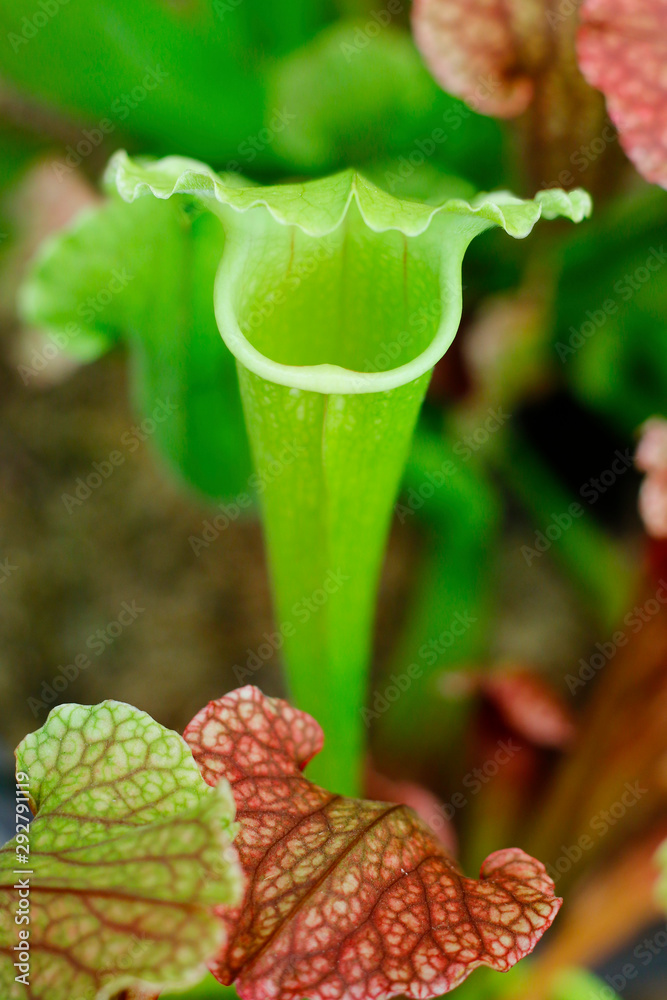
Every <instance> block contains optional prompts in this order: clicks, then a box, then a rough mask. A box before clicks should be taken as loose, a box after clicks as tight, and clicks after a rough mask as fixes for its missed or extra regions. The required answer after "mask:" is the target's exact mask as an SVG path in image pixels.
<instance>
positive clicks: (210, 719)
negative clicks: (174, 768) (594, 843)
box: [185, 686, 561, 1000]
mask: <svg viewBox="0 0 667 1000" xmlns="http://www.w3.org/2000/svg"><path fill="white" fill-rule="evenodd" d="M185 739H186V741H187V742H188V743H189V745H190V747H191V749H192V752H193V754H194V756H195V759H196V760H197V762H198V764H199V766H200V768H201V771H202V773H203V775H204V778H205V779H206V781H208V782H209V784H212V785H215V784H216V782H218V781H219V780H220V779H221V778H223V777H224V778H226V779H227V780H228V781H229V782H230V783H231V785H232V788H233V791H234V796H235V799H236V804H237V820H238V822H239V824H240V833H239V835H238V837H237V840H236V846H237V848H238V851H239V857H240V859H241V864H242V867H243V870H244V873H245V875H246V878H247V889H246V895H245V899H244V900H243V903H242V905H241V906H240V907H238V908H237V909H235V910H232V911H229V910H228V911H224V910H221V911H220V916H221V917H222V919H223V921H224V922H225V923H226V925H227V929H228V932H229V939H228V942H227V945H226V947H225V948H224V950H223V951H222V952H221V954H220V956H219V958H218V960H217V961H216V962H215V963H214V964H213V965H212V966H211V968H212V971H213V973H214V974H215V975H216V977H217V978H218V979H219V980H220V981H221V982H223V983H231V982H235V983H236V987H237V990H238V992H239V995H240V996H241V997H242V1000H269V998H271V1000H299V998H301V997H304V996H307V997H309V998H310V1000H338V998H342V997H345V998H346V1000H347V998H351V1000H365V998H373V1000H384V998H389V997H393V996H397V995H400V994H404V995H406V996H408V997H413V998H419V1000H427V998H430V997H436V996H438V995H439V994H442V993H446V992H447V991H448V990H451V989H453V987H455V986H457V985H458V984H459V983H460V982H461V981H462V980H463V979H465V978H466V976H467V975H468V974H469V973H470V972H471V971H472V970H473V969H474V968H476V967H477V966H479V965H488V966H491V967H492V968H494V969H498V970H500V971H505V970H507V969H509V968H510V966H512V965H514V964H515V963H516V962H518V961H519V959H521V958H523V957H524V955H527V954H528V953H529V952H530V951H531V950H532V949H533V947H534V946H535V944H536V942H537V941H538V940H539V939H540V937H541V936H542V934H543V933H544V931H545V930H546V929H547V928H548V927H549V926H550V924H551V922H552V921H553V919H554V917H555V915H556V913H557V912H558V909H559V907H560V903H561V900H559V899H556V898H554V895H553V883H552V882H551V880H550V879H549V878H548V876H547V875H546V872H545V869H544V867H543V865H541V864H540V862H539V861H535V860H534V859H533V858H531V857H529V856H528V855H527V854H524V852H523V851H520V850H518V849H515V848H510V849H508V850H503V851H497V852H496V853H495V854H492V855H490V856H489V857H488V858H487V859H486V861H485V862H484V864H483V865H482V870H481V879H480V881H476V880H474V879H471V878H467V877H466V876H464V875H462V874H461V872H460V871H459V869H458V867H457V866H456V864H455V862H454V861H453V860H452V858H451V857H450V856H449V855H448V854H447V853H446V851H445V850H444V848H443V846H442V844H441V843H440V842H439V841H438V840H437V839H436V837H435V836H434V835H433V833H432V832H431V831H430V830H429V829H428V828H427V827H426V826H425V825H424V824H423V823H422V822H421V821H420V820H419V819H418V817H417V816H416V815H415V814H414V813H413V812H412V810H410V809H408V808H406V807H405V806H402V805H387V804H386V803H381V802H371V801H361V800H355V799H346V798H343V797H341V796H340V795H334V794H332V793H331V792H328V791H325V790H324V789H323V788H318V787H317V786H316V785H314V784H312V783H311V782H310V781H308V779H307V778H305V777H304V776H303V775H302V773H301V771H302V770H303V768H304V767H305V766H306V764H307V763H308V761H309V760H310V759H311V758H312V757H313V756H314V755H315V754H316V753H317V752H318V751H319V750H320V749H321V747H322V744H323V734H322V730H321V729H320V727H319V726H318V724H317V723H316V722H315V720H314V719H312V718H311V717H310V716H308V715H306V714H305V713H303V712H299V711H297V710H296V709H294V708H292V707H291V706H290V705H288V704H287V703H286V702H284V701H280V700H274V699H271V698H266V697H265V696H264V695H263V694H262V693H261V691H259V690H258V689H257V688H254V687H250V686H249V687H245V688H240V689H238V690H236V691H233V692H231V694H229V695H227V696H226V697H224V698H221V699H220V700H219V701H214V702H211V703H210V704H209V705H208V706H207V707H206V708H204V709H203V710H202V711H201V712H200V713H199V714H198V715H197V716H196V717H195V718H194V719H193V721H192V722H191V723H190V725H189V726H188V727H187V729H186V731H185Z"/></svg>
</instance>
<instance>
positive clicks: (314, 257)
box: [215, 206, 461, 393]
mask: <svg viewBox="0 0 667 1000" xmlns="http://www.w3.org/2000/svg"><path fill="white" fill-rule="evenodd" d="M246 218H247V217H246ZM439 228H440V227H437V226H436V227H433V229H434V230H437V229H439ZM434 240H435V241H437V240H442V232H440V233H437V232H432V231H430V230H427V231H426V232H424V233H422V234H421V235H419V236H406V235H405V234H404V233H402V232H400V231H398V230H395V229H394V230H386V231H384V232H376V231H374V230H372V229H370V228H369V227H368V226H367V225H366V224H365V223H364V221H363V219H362V217H361V214H360V213H359V211H358V209H356V206H352V207H351V209H350V211H349V212H348V214H347V216H346V218H345V220H344V221H343V223H342V224H341V225H340V226H339V227H338V228H337V229H336V230H334V231H333V232H331V233H329V234H327V235H326V236H320V237H313V236H309V235H308V234H306V233H304V232H303V231H302V230H301V229H299V228H298V227H296V226H276V225H275V224H274V225H273V226H272V228H271V231H270V238H267V235H266V234H262V233H257V234H253V233H252V232H251V234H250V236H249V237H248V235H247V234H246V238H245V239H244V240H238V241H236V242H234V241H232V244H231V246H229V247H228V248H226V252H225V254H224V255H223V260H222V263H221V266H220V269H219V271H218V276H217V280H216V293H215V306H216V318H217V321H218V327H219V329H220V332H221V335H222V337H223V339H224V340H225V342H226V344H227V346H228V347H229V349H230V350H231V351H232V353H233V354H234V355H235V356H236V358H237V360H238V361H239V362H241V363H242V364H243V365H244V366H245V367H246V368H248V369H249V370H250V371H253V372H254V373H255V374H257V375H259V376H261V377H263V378H266V379H268V380H269V381H272V382H277V383H278V384H282V385H287V386H291V387H294V388H299V389H308V390H311V391H315V392H336V393H358V392H382V391H387V390H389V389H392V388H396V387H397V386H399V385H404V384H406V383H407V382H411V381H414V380H415V379H417V378H419V377H420V376H421V375H423V374H424V373H425V372H427V371H429V370H430V369H431V368H432V367H433V365H434V364H435V363H436V362H437V361H438V360H439V359H440V358H441V357H442V355H443V354H444V352H445V351H446V349H447V347H449V344H450V343H451V341H452V339H453V337H454V335H455V333H456V329H457V326H458V322H459V319H460V313H461V278H460V274H461V255H460V254H456V253H454V254H453V255H451V256H453V258H454V259H453V260H451V261H446V256H447V255H446V254H444V253H443V252H442V251H441V249H439V248H438V247H437V246H436V248H435V252H434ZM444 270H446V272H447V273H443V271H444Z"/></svg>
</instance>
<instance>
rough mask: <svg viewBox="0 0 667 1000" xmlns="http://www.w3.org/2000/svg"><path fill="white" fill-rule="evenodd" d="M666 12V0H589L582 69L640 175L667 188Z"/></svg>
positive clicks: (583, 11)
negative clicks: (600, 94) (598, 93)
mask: <svg viewBox="0 0 667 1000" xmlns="http://www.w3.org/2000/svg"><path fill="white" fill-rule="evenodd" d="M666 38H667V7H665V4H664V3H663V2H662V0H584V3H583V5H582V8H581V27H580V29H579V39H578V55H579V64H580V66H581V70H582V72H583V74H584V76H585V77H586V79H587V80H588V82H589V83H590V84H592V86H594V87H597V89H598V90H601V91H602V92H603V94H604V95H605V97H606V99H607V108H608V110H609V115H610V117H611V119H612V121H613V122H614V124H615V125H616V127H617V128H618V130H619V135H620V139H621V143H622V145H623V148H624V149H625V151H626V153H627V154H628V156H629V157H630V159H631V160H632V162H633V163H634V164H635V166H636V167H637V169H638V170H639V172H640V173H642V174H643V175H644V177H646V178H647V179H648V180H650V181H653V183H655V184H661V185H662V186H663V187H667V79H666V78H665V74H664V72H663V68H664V65H665V59H666V58H667V41H666Z"/></svg>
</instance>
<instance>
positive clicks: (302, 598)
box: [112, 154, 590, 794]
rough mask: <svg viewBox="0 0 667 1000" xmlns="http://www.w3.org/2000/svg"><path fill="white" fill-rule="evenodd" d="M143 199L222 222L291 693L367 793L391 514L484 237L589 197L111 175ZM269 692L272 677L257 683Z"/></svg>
mask: <svg viewBox="0 0 667 1000" xmlns="http://www.w3.org/2000/svg"><path fill="white" fill-rule="evenodd" d="M112 172H113V176H114V179H115V181H116V183H117V185H118V189H119V191H120V193H121V194H122V195H123V197H125V198H126V199H127V200H130V201H131V200H133V198H135V197H136V196H137V194H141V193H143V192H144V191H147V190H150V191H151V192H152V193H153V194H155V195H157V196H158V197H161V198H168V197H170V196H171V195H172V194H175V193H178V192H187V193H189V194H193V195H196V196H198V197H199V198H200V200H201V201H202V202H203V203H204V204H205V205H207V206H208V207H209V208H210V209H211V210H212V211H214V212H215V213H216V214H217V215H218V216H219V217H220V219H221V220H222V223H223V227H224V230H225V235H226V240H225V248H224V251H223V254H222V260H221V262H220V268H219V270H218V276H217V279H216V287H215V312H216V318H217V322H218V327H219V329H220V332H221V334H222V337H223V339H224V341H225V343H226V344H227V346H228V347H229V349H230V350H231V352H232V353H233V354H234V355H235V357H236V360H237V364H238V372H239V380H240V385H241V393H242V398H243V404H244V410H245V418H246V424H247V428H248V434H249V437H250V440H251V444H252V449H253V454H254V459H255V464H256V469H257V479H256V486H257V489H258V492H259V493H260V494H261V497H262V506H263V513H264V522H265V530H266V540H267V546H268V550H269V562H270V568H271V575H272V581H273V590H274V596H275V604H276V610H277V618H278V625H277V632H276V636H275V637H274V645H275V646H276V647H281V648H282V651H283V655H284V658H285V663H286V667H287V673H288V679H289V686H290V688H291V694H292V696H293V697H294V699H295V701H296V703H297V704H298V705H299V707H300V708H303V709H305V710H306V711H310V712H311V713H312V714H313V715H315V716H316V717H317V719H318V721H319V722H320V723H321V725H322V727H323V729H324V731H325V733H326V737H327V745H326V747H325V750H324V753H322V754H321V755H320V756H318V758H317V761H316V763H315V766H314V768H313V776H314V777H315V778H316V779H317V780H319V781H321V782H322V783H324V784H326V785H327V786H328V787H332V788H334V789H335V790H336V791H338V792H342V793H346V794H355V793H357V792H358V791H359V788H360V772H361V765H362V759H363V747H364V738H365V725H364V721H363V717H362V711H363V708H364V704H365V696H366V684H367V673H368V663H369V658H370V637H371V633H372V626H373V617H374V607H375V597H376V589H377V581H378V575H379V572H380V567H381V562H382V556H383V552H384V545H385V540H386V535H387V530H388V527H389V521H390V516H391V511H392V507H393V504H394V501H395V497H396V492H397V489H398V485H399V482H400V479H401V476H402V473H403V468H404V465H405V461H406V458H407V454H408V450H409V447H410V440H411V436H412V431H413V428H414V425H415V422H416V419H417V415H418V412H419V408H420V405H421V402H422V400H423V397H424V393H425V391H426V387H427V383H428V379H429V377H430V372H431V370H432V368H433V366H434V364H435V363H436V362H437V361H438V360H439V359H440V358H441V357H442V355H443V354H444V352H445V351H446V350H447V348H448V347H449V345H450V343H451V342H452V340H453V338H454V336H455V333H456V330H457V328H458V323H459V320H460V316H461V262H462V259H463V255H464V253H465V250H466V247H467V246H468V244H469V243H470V241H471V240H472V239H473V238H474V237H475V236H476V235H478V234H479V233H481V232H483V231H484V230H486V229H488V228H490V227H492V226H494V225H499V226H502V227H503V228H504V229H505V230H506V231H507V232H509V233H510V234H511V235H514V236H518V237H522V236H526V235H527V234H528V233H529V232H530V230H531V229H532V227H533V225H534V223H535V222H536V221H537V219H538V218H539V217H540V215H545V216H546V217H553V216H555V215H558V214H565V215H566V216H568V217H569V218H572V219H580V218H582V217H583V216H584V215H586V214H587V213H588V211H589V209H590V204H589V200H588V198H587V196H586V195H585V194H584V193H583V192H577V193H574V194H573V195H565V194H564V193H563V192H558V191H556V192H554V191H550V192H545V193H543V194H542V195H539V196H538V198H537V199H536V201H535V202H521V201H519V200H518V199H516V198H513V197H512V196H510V195H507V194H500V195H497V196H495V198H491V197H490V196H488V197H484V198H481V199H479V201H478V202H477V203H475V204H474V205H471V204H470V203H468V202H466V201H461V200H450V201H447V202H445V203H444V204H442V205H437V206H435V207H434V206H432V205H427V204H420V203H418V202H412V201H405V202H403V201H399V200H397V199H395V198H392V197H391V196H389V195H388V194H386V193H385V192H383V191H381V190H380V189H379V188H376V187H375V186H374V185H373V184H371V183H370V182H368V181H367V180H365V179H364V178H363V177H361V176H360V175H358V174H356V173H354V172H353V171H346V172H345V173H343V174H338V175H336V176H334V177H330V178H325V179H324V180H320V181H313V182H310V183H307V184H299V185H285V186H281V187H274V188H257V187H253V186H243V183H242V182H241V181H240V180H239V179H238V178H235V179H233V180H230V179H229V178H226V179H224V180H221V179H220V178H218V177H217V176H216V175H215V174H214V173H213V172H212V171H211V170H210V169H209V168H208V167H206V166H204V165H203V164H199V163H196V162H195V161H191V160H184V159H181V158H178V157H170V158H168V159H167V160H163V161H160V162H159V163H155V164H153V165H149V166H147V167H142V166H140V165H136V164H133V163H131V162H130V161H129V160H128V159H127V157H125V156H124V154H119V155H118V157H116V158H115V161H114V164H113V168H112ZM253 680H254V682H256V683H259V684H260V685H261V675H259V676H255V677H254V678H253Z"/></svg>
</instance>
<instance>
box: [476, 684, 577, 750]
mask: <svg viewBox="0 0 667 1000" xmlns="http://www.w3.org/2000/svg"><path fill="white" fill-rule="evenodd" d="M481 684H482V690H483V691H484V693H485V694H486V696H487V697H488V698H489V699H490V700H491V701H492V702H493V703H494V705H495V707H496V709H497V710H498V712H499V713H500V715H501V716H502V718H503V719H504V721H505V722H506V723H507V725H508V726H510V727H511V728H512V729H513V730H514V731H515V732H516V733H519V735H521V736H523V737H524V738H525V739H526V740H528V742H529V743H532V744H533V745H534V746H544V747H564V746H567V744H568V743H569V742H570V741H571V739H572V737H573V736H574V721H573V718H572V714H571V712H570V711H569V710H568V709H567V707H566V705H565V703H564V702H563V699H562V698H561V697H560V696H559V695H558V694H557V693H556V691H555V690H554V689H553V687H552V686H551V685H550V684H548V683H547V681H545V680H544V678H542V677H540V676H539V674H537V673H535V671H532V670H529V669H527V668H525V667H502V668H500V669H498V670H496V671H494V672H493V673H491V674H487V675H485V676H484V677H483V678H482V681H481Z"/></svg>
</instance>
